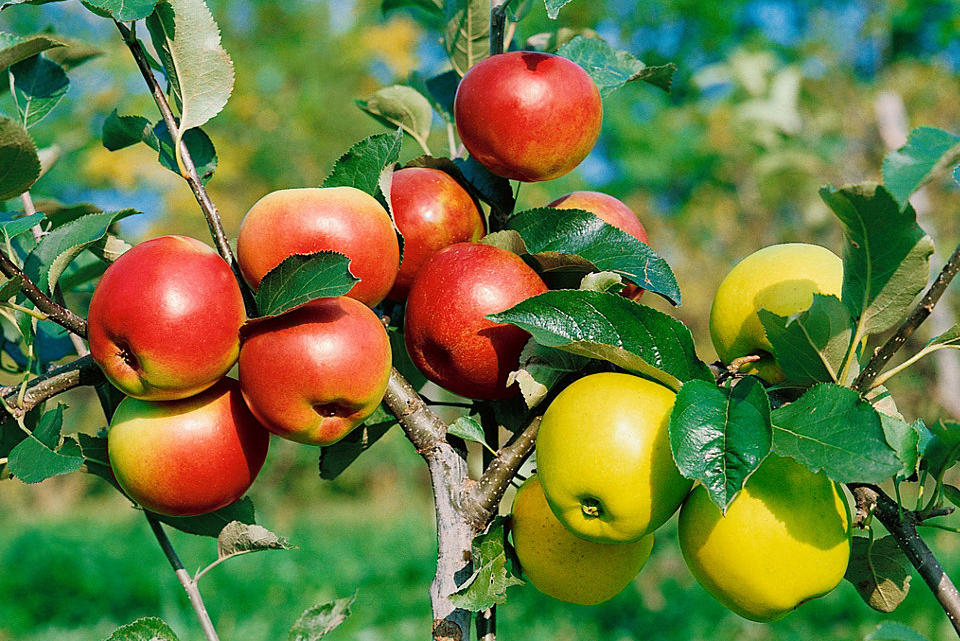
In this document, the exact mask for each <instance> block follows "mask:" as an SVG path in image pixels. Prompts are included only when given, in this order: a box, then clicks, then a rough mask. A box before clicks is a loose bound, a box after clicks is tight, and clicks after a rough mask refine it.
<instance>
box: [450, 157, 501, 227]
mask: <svg viewBox="0 0 960 641" xmlns="http://www.w3.org/2000/svg"><path fill="white" fill-rule="evenodd" d="M453 162H454V164H456V166H457V169H459V170H460V173H461V174H463V177H464V178H466V180H467V182H468V183H470V186H471V187H473V189H474V190H475V191H476V193H477V194H478V195H479V196H480V199H481V200H483V202H485V203H488V204H489V205H490V206H491V207H493V208H495V209H497V210H499V211H501V212H503V213H505V214H509V213H510V212H512V211H513V207H514V205H515V204H516V198H515V197H514V193H513V188H512V187H511V186H510V181H509V180H507V179H506V178H504V177H503V176H497V175H495V174H493V173H491V172H490V170H489V169H487V168H486V167H484V166H483V165H481V164H480V163H479V162H477V160H476V159H475V158H474V157H473V156H471V157H469V158H467V159H466V160H464V159H463V158H456V159H454V161H453Z"/></svg>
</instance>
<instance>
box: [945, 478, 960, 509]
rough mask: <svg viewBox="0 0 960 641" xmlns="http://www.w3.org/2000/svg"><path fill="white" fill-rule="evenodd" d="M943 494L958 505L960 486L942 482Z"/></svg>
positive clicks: (959, 504) (959, 505)
mask: <svg viewBox="0 0 960 641" xmlns="http://www.w3.org/2000/svg"><path fill="white" fill-rule="evenodd" d="M942 487H943V496H944V498H946V499H947V500H948V501H950V502H951V503H952V504H953V505H954V506H955V507H960V488H958V487H957V486H955V485H950V484H949V483H944V484H943V486H942Z"/></svg>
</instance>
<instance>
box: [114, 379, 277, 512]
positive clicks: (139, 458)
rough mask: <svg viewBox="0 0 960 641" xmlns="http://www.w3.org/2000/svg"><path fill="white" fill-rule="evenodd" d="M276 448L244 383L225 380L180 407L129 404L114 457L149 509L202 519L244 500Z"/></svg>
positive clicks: (117, 422) (120, 415)
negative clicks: (248, 399) (249, 403)
mask: <svg viewBox="0 0 960 641" xmlns="http://www.w3.org/2000/svg"><path fill="white" fill-rule="evenodd" d="M269 443H270V433H269V432H268V431H267V430H265V429H264V428H263V426H262V425H260V423H259V422H257V419H255V418H254V417H253V415H252V414H251V413H250V410H248V409H247V406H246V404H245V403H244V402H243V397H242V396H241V395H240V385H239V383H237V381H235V380H234V379H232V378H226V377H225V378H222V379H220V381H219V382H218V383H217V384H216V385H214V386H213V387H211V388H209V389H207V390H206V391H204V392H201V393H200V394H198V395H196V396H191V397H190V398H185V399H181V400H177V401H143V400H140V399H135V398H129V397H128V398H125V399H124V400H123V401H121V402H120V405H118V406H117V411H116V412H115V413H114V415H113V420H111V421H110V428H109V431H108V432H107V455H108V456H109V458H110V466H111V468H112V469H113V473H114V475H115V476H116V479H117V482H118V483H119V484H120V487H122V488H123V491H124V492H126V493H127V494H128V495H129V496H130V498H132V499H133V500H134V501H136V502H137V503H139V504H140V505H142V506H143V507H144V508H146V509H148V510H151V511H153V512H157V513H159V514H167V515H169V516H196V515H198V514H207V513H208V512H213V511H215V510H219V509H220V508H222V507H226V506H227V505H230V504H231V503H233V502H234V501H236V500H237V499H239V498H240V497H241V496H243V494H244V492H246V491H247V489H248V488H249V487H250V485H251V484H252V483H253V480H254V479H255V478H256V477H257V474H259V472H260V468H261V467H263V462H264V460H265V459H266V457H267V447H268V445H269Z"/></svg>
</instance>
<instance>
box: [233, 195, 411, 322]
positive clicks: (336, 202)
mask: <svg viewBox="0 0 960 641" xmlns="http://www.w3.org/2000/svg"><path fill="white" fill-rule="evenodd" d="M321 250H335V251H338V252H341V253H343V254H346V255H347V256H348V257H349V258H350V261H351V262H350V271H351V273H353V275H354V276H356V277H357V278H359V279H360V282H359V283H357V284H356V285H354V286H353V288H352V289H351V290H350V291H349V292H348V293H347V296H350V297H351V298H355V299H357V300H359V301H360V302H362V303H364V304H365V305H369V306H370V307H373V306H374V305H376V304H377V303H379V302H380V301H382V300H383V299H384V297H386V295H387V292H389V291H390V288H391V287H392V286H393V281H394V279H396V277H397V270H398V269H399V267H400V245H399V243H398V242H397V234H396V230H395V229H394V227H393V223H392V222H391V220H390V216H389V214H387V211H386V210H385V209H384V208H383V207H382V206H381V205H380V203H379V202H378V201H377V199H376V198H374V197H373V196H371V195H370V194H368V193H366V192H364V191H360V190H359V189H355V188H353V187H325V188H324V187H310V188H304V189H282V190H279V191H274V192H271V193H269V194H267V195H266V196H264V197H263V198H261V199H260V200H258V201H257V202H256V203H254V205H253V207H251V208H250V211H248V212H247V215H246V216H245V217H244V219H243V222H242V223H241V225H240V231H239V233H238V235H237V263H238V264H239V265H240V271H241V273H242V274H243V277H244V278H245V279H246V281H247V282H248V283H249V284H250V286H251V287H253V288H254V289H256V288H257V287H258V286H259V285H260V280H261V279H262V278H263V277H264V276H265V275H266V273H267V272H268V271H270V270H271V269H273V268H274V267H276V266H277V265H279V264H280V263H281V262H282V261H283V259H284V258H287V257H288V256H290V255H291V254H310V253H313V252H317V251H321Z"/></svg>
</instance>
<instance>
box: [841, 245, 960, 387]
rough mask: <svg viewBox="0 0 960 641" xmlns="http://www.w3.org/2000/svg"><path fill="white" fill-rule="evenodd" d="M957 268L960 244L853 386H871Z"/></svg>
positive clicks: (923, 317) (933, 304) (959, 263)
mask: <svg viewBox="0 0 960 641" xmlns="http://www.w3.org/2000/svg"><path fill="white" fill-rule="evenodd" d="M958 271H960V245H958V246H957V247H956V248H955V249H954V250H953V254H951V255H950V259H949V260H948V261H947V262H946V264H945V265H944V266H943V269H941V270H940V273H939V274H938V275H937V278H936V280H934V281H933V284H932V285H930V288H929V289H928V290H927V292H926V293H925V294H924V295H923V298H921V299H920V302H919V303H918V304H917V306H916V307H915V308H914V310H913V312H911V313H910V315H909V316H908V317H907V318H906V320H904V321H903V322H902V323H901V324H900V327H898V328H897V331H896V333H894V335H893V336H891V337H890V338H889V339H888V340H887V342H886V343H884V344H883V345H881V346H880V347H879V348H878V349H877V350H876V351H875V352H874V354H873V357H872V358H871V359H870V361H869V362H868V363H867V365H866V367H864V368H863V371H862V372H860V375H859V376H857V378H856V380H855V381H853V385H852V387H853V389H855V390H857V391H858V392H860V393H861V394H863V393H865V392H866V391H867V390H869V389H870V387H871V386H872V385H873V382H874V380H875V379H876V378H877V376H879V375H880V372H881V371H882V370H883V368H884V366H885V365H886V364H887V363H888V362H889V361H890V359H891V358H893V355H894V354H896V353H897V351H898V350H899V349H900V348H901V347H903V345H904V344H905V343H906V342H907V339H908V338H910V336H912V335H913V333H914V332H915V331H916V329H917V328H918V327H919V326H920V324H921V323H923V321H924V320H926V318H927V316H929V315H930V312H932V311H933V308H934V307H935V306H936V304H937V301H939V300H940V297H941V296H942V295H943V293H944V292H945V291H946V290H947V287H948V286H949V285H950V281H952V280H953V277H954V276H956V275H957V272H958Z"/></svg>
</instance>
